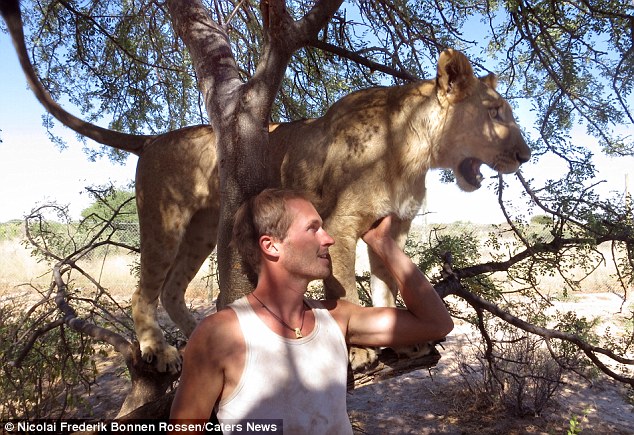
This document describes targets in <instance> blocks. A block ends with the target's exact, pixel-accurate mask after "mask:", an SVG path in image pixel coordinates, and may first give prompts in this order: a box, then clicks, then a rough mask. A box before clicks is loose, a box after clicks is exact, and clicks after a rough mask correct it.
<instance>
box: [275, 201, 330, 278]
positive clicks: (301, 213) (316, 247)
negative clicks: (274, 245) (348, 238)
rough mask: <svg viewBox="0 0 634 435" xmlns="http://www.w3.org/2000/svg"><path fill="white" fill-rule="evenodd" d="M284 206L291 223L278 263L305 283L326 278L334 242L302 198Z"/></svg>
mask: <svg viewBox="0 0 634 435" xmlns="http://www.w3.org/2000/svg"><path fill="white" fill-rule="evenodd" d="M286 207H287V211H288V213H290V214H291V216H292V218H293V221H292V223H291V226H290V227H289V229H288V232H287V234H286V237H285V238H284V240H283V241H282V242H281V248H282V250H281V252H280V254H281V255H280V261H282V262H283V264H284V266H285V267H286V270H287V271H288V272H290V273H291V274H293V275H296V276H300V277H302V278H306V279H308V280H313V279H323V278H327V277H329V276H330V274H331V273H332V264H331V261H330V255H329V254H328V248H329V247H330V246H332V245H333V244H334V243H335V241H334V240H333V239H332V237H330V236H329V235H328V233H327V232H326V231H325V230H324V229H323V227H322V224H323V222H322V220H321V217H320V216H319V213H317V210H315V207H313V205H312V204H311V203H310V202H308V201H306V200H303V199H291V200H289V201H287V203H286Z"/></svg>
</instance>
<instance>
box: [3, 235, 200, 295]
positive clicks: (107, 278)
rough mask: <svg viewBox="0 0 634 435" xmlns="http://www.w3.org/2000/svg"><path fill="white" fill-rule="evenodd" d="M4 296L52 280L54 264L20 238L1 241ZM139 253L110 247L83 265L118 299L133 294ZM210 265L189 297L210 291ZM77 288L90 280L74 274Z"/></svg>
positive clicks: (87, 285)
mask: <svg viewBox="0 0 634 435" xmlns="http://www.w3.org/2000/svg"><path fill="white" fill-rule="evenodd" d="M0 258H2V262H0V297H2V296H6V295H8V294H12V293H15V292H16V291H17V292H22V291H23V288H24V286H25V285H33V286H36V287H37V288H46V287H47V286H48V285H49V283H50V282H51V270H52V264H48V263H46V262H38V261H37V259H36V258H35V257H32V256H31V252H30V250H29V249H27V248H26V247H24V246H23V245H22V244H21V243H20V242H19V241H18V240H9V241H6V240H5V241H0ZM137 261H138V255H136V254H129V253H126V252H125V251H123V250H110V251H109V252H107V253H106V255H99V256H97V255H95V256H93V258H91V259H90V260H84V261H82V262H81V267H82V269H84V270H85V271H86V273H88V274H89V275H90V276H92V277H93V278H94V279H95V280H97V281H98V282H99V283H100V284H101V285H102V286H103V287H104V288H106V289H108V290H109V292H110V293H111V295H112V296H113V297H114V298H115V299H117V300H127V299H129V298H130V297H131V296H132V293H133V292H134V290H135V288H136V286H137V278H136V277H135V276H134V274H133V273H132V269H133V267H134V265H135V262H137ZM208 271H209V264H208V263H205V264H204V265H203V267H202V268H201V269H200V271H199V272H198V274H197V275H196V277H195V278H194V280H193V281H192V283H191V284H190V285H189V289H188V292H187V295H188V299H192V300H194V299H201V298H204V297H205V296H206V294H207V280H206V278H205V277H206V275H208V273H209V272H208ZM72 279H73V282H74V285H75V286H76V287H91V286H92V284H91V283H90V281H89V279H88V278H86V277H84V276H82V275H80V274H79V273H77V272H75V273H73V275H72Z"/></svg>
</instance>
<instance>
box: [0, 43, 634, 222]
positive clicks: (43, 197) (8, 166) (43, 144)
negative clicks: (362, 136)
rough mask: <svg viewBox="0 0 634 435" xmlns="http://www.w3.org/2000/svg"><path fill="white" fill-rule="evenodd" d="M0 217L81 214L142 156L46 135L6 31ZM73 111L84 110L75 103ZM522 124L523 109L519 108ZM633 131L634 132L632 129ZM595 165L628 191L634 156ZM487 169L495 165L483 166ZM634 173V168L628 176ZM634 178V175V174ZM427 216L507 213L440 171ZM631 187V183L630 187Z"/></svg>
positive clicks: (1, 46)
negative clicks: (93, 156)
mask: <svg viewBox="0 0 634 435" xmlns="http://www.w3.org/2000/svg"><path fill="white" fill-rule="evenodd" d="M0 64H1V65H2V68H0V95H2V96H3V98H2V100H1V102H0V129H1V130H2V131H1V132H0V138H2V141H3V142H2V143H0V201H1V203H2V207H0V222H5V221H7V220H10V219H20V218H22V217H23V216H24V215H25V214H27V213H28V212H29V211H30V210H31V209H32V208H34V207H35V206H36V205H37V204H39V203H42V202H44V201H48V200H56V201H57V203H59V204H64V205H68V206H69V208H70V211H71V214H72V216H74V217H78V216H79V213H80V212H81V210H82V209H84V208H85V207H87V206H88V205H89V204H90V203H91V199H90V198H89V196H88V195H87V194H86V192H85V190H84V187H85V186H88V185H101V184H105V183H108V182H113V183H115V184H116V185H119V186H125V185H127V184H128V183H129V182H130V181H132V180H133V178H134V170H135V165H136V157H135V156H131V157H130V158H128V161H127V163H126V165H116V164H112V163H111V162H109V161H107V160H100V161H97V162H90V161H88V159H87V158H86V156H85V154H84V153H83V152H82V147H83V144H81V143H80V142H78V141H77V140H76V139H75V135H74V133H72V132H71V131H70V130H68V129H66V128H63V127H61V126H57V127H56V130H55V132H56V134H58V135H60V136H62V137H64V138H66V140H67V143H68V148H67V149H65V150H63V151H60V150H58V149H57V148H56V147H55V146H54V145H53V144H52V143H51V142H50V140H49V139H48V137H47V134H46V131H45V129H44V127H43V126H42V121H41V119H42V115H43V113H44V109H43V108H42V106H41V105H40V104H39V103H38V102H37V100H36V99H35V97H34V96H33V94H32V93H31V91H30V90H29V89H28V88H27V86H26V80H25V79H24V75H23V73H22V70H21V69H20V67H19V64H18V61H17V58H16V55H15V52H14V50H13V47H12V45H11V42H10V39H9V37H8V35H6V34H0ZM67 110H69V111H71V112H73V113H75V114H76V115H79V116H81V115H80V114H79V113H77V112H76V111H74V110H73V109H72V108H68V107H67ZM516 115H517V117H518V119H519V121H520V123H521V121H522V116H521V114H516ZM630 134H634V132H630ZM577 140H580V141H583V142H582V143H584V144H587V146H592V145H593V143H594V141H593V140H592V139H591V138H588V137H586V136H584V135H582V134H577ZM597 167H598V169H599V171H600V176H601V178H602V179H606V180H607V181H606V183H604V184H603V185H602V190H603V191H605V192H607V191H618V192H623V190H624V186H625V182H624V180H625V173H627V172H628V171H630V172H634V170H633V168H634V158H618V159H614V158H608V157H605V156H601V155H597ZM522 168H523V172H524V175H525V177H527V178H530V177H538V178H539V177H543V176H546V175H549V176H553V175H554V174H556V173H561V172H562V171H563V170H564V169H565V168H564V167H563V165H562V164H561V163H560V162H556V161H554V160H549V159H546V160H542V161H540V162H539V163H538V164H537V163H535V162H534V161H531V162H529V163H527V164H526V165H524V166H523V167H522ZM482 172H483V174H484V175H485V177H486V176H489V175H493V171H490V170H488V168H485V167H483V171H482ZM632 178H634V173H632V174H631V175H630V179H632ZM506 179H507V180H508V181H509V182H510V183H511V189H516V190H515V191H516V192H517V191H518V190H517V181H515V177H514V176H506ZM630 183H631V184H634V181H630ZM427 185H428V196H427V208H428V211H429V212H430V214H429V215H428V217H427V220H428V222H453V221H458V220H461V221H471V222H474V223H499V222H502V221H503V220H504V217H503V215H502V213H501V211H500V210H499V207H498V205H497V197H496V194H495V192H494V191H493V190H492V189H487V188H485V187H483V188H481V189H480V190H479V191H476V192H473V193H465V192H461V191H460V190H459V189H458V188H457V187H456V186H455V185H454V184H442V183H440V182H439V173H438V172H437V171H432V173H431V174H430V175H428V179H427ZM630 191H631V189H630Z"/></svg>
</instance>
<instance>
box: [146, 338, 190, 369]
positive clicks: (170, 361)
mask: <svg viewBox="0 0 634 435" xmlns="http://www.w3.org/2000/svg"><path fill="white" fill-rule="evenodd" d="M141 357H142V358H143V360H144V361H145V362H146V363H148V364H152V365H154V367H156V370H158V371H159V372H161V373H165V372H169V373H171V374H176V373H179V372H180V371H181V368H182V366H183V357H182V356H181V354H180V352H179V351H178V349H176V348H175V347H174V346H170V345H168V344H162V345H161V344H157V345H154V346H142V347H141Z"/></svg>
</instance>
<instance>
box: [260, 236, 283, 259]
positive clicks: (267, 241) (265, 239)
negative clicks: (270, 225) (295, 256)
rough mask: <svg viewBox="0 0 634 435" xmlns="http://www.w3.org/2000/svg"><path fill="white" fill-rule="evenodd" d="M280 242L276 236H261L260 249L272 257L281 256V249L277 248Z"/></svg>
mask: <svg viewBox="0 0 634 435" xmlns="http://www.w3.org/2000/svg"><path fill="white" fill-rule="evenodd" d="M278 243H279V240H277V239H276V238H275V237H271V236H266V235H264V236H261V237H260V249H261V250H262V252H263V253H264V254H265V255H268V256H270V257H275V258H277V257H279V256H280V253H279V250H278V249H277V246H278Z"/></svg>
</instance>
